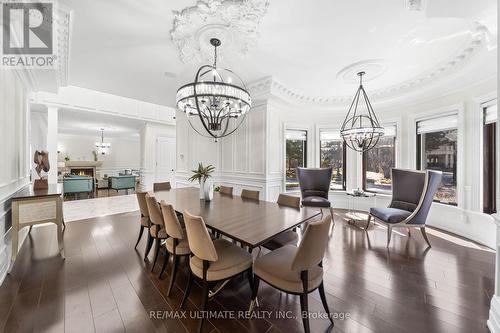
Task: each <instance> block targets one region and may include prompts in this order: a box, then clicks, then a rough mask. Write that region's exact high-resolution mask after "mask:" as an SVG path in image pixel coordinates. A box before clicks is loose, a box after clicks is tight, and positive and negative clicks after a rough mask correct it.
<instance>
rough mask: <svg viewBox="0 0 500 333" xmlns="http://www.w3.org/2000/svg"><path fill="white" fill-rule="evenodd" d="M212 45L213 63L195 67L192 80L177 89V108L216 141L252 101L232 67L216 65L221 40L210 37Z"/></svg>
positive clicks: (236, 122) (237, 123) (238, 121)
mask: <svg viewBox="0 0 500 333" xmlns="http://www.w3.org/2000/svg"><path fill="white" fill-rule="evenodd" d="M210 44H212V46H213V47H214V63H213V65H203V66H201V67H200V68H199V69H198V72H197V73H196V76H195V80H194V82H192V83H188V84H186V85H184V86H182V87H180V88H179V90H177V95H176V99H175V100H176V105H177V108H178V109H179V110H181V111H183V112H185V113H186V115H187V118H188V121H189V124H190V125H191V127H192V128H193V129H194V130H195V131H196V132H197V133H198V134H200V135H203V136H206V137H209V138H213V139H215V141H217V139H218V138H222V137H225V136H228V135H230V134H231V133H233V132H234V131H236V130H237V129H238V127H239V126H240V125H241V123H242V122H243V120H244V119H245V116H246V114H247V113H248V111H249V110H250V107H251V105H252V99H251V98H250V94H249V93H248V91H247V90H246V87H245V84H244V83H243V81H242V80H241V78H240V77H239V76H238V75H236V73H234V72H233V71H231V70H229V69H224V68H217V47H219V46H220V45H221V41H220V40H219V39H217V38H212V39H210Z"/></svg>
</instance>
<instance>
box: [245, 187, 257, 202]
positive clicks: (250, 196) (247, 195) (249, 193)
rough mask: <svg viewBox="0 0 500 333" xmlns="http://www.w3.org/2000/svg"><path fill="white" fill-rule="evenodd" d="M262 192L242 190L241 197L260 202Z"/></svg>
mask: <svg viewBox="0 0 500 333" xmlns="http://www.w3.org/2000/svg"><path fill="white" fill-rule="evenodd" d="M259 196H260V192H259V191H252V190H247V189H242V190H241V197H242V198H245V199H252V200H259Z"/></svg>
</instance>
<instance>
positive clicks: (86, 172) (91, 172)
mask: <svg viewBox="0 0 500 333" xmlns="http://www.w3.org/2000/svg"><path fill="white" fill-rule="evenodd" d="M69 173H70V174H72V175H77V176H88V177H92V178H95V168H91V167H86V168H83V167H72V168H70V169H69Z"/></svg>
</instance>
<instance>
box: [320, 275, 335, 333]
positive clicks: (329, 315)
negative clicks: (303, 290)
mask: <svg viewBox="0 0 500 333" xmlns="http://www.w3.org/2000/svg"><path fill="white" fill-rule="evenodd" d="M318 291H319V297H321V303H323V307H324V308H325V312H326V314H327V315H328V319H330V322H331V323H332V325H333V318H332V315H331V313H330V309H329V308H328V303H327V302H326V296H325V287H324V285H323V281H321V284H320V285H319V288H318Z"/></svg>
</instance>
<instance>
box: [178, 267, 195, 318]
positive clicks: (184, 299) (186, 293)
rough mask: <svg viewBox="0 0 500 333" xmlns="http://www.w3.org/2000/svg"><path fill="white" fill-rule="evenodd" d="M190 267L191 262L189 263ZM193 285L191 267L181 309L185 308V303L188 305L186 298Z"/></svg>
mask: <svg viewBox="0 0 500 333" xmlns="http://www.w3.org/2000/svg"><path fill="white" fill-rule="evenodd" d="M188 267H189V263H188ZM192 285H193V273H191V269H189V275H188V281H187V285H186V290H184V296H183V297H182V302H181V309H184V305H186V300H187V298H188V296H189V293H190V292H191V286H192Z"/></svg>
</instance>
